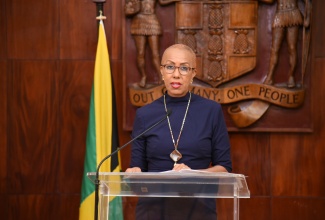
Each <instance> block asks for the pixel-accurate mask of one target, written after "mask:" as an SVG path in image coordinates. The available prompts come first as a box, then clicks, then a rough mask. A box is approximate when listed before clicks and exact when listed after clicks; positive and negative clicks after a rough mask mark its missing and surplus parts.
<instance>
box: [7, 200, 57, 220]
mask: <svg viewBox="0 0 325 220" xmlns="http://www.w3.org/2000/svg"><path fill="white" fill-rule="evenodd" d="M58 210H59V196H55V195H18V196H17V195H11V196H9V214H8V219H27V220H32V219H46V220H57V219H58V218H57V216H58Z"/></svg>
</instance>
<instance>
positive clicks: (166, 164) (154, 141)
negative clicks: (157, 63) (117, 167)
mask: <svg viewBox="0 0 325 220" xmlns="http://www.w3.org/2000/svg"><path fill="white" fill-rule="evenodd" d="M191 95H192V98H191V103H190V106H189V109H188V113H187V117H186V120H185V124H184V129H183V132H182V135H181V137H180V141H179V146H178V151H179V152H180V153H181V154H182V156H183V157H182V158H181V159H180V160H179V161H178V163H184V164H185V165H187V166H188V167H190V168H191V169H206V168H208V167H209V165H210V164H211V165H212V166H215V165H221V166H223V167H224V168H226V169H227V171H228V172H231V170H232V164H231V158H230V143H229V136H228V131H227V128H226V124H225V121H224V117H223V113H222V108H221V105H220V104H219V103H217V102H215V101H212V100H209V99H206V98H203V97H201V96H198V95H195V94H191ZM189 97H190V95H189V93H187V95H186V96H184V97H180V98H175V97H171V96H169V95H168V94H166V105H167V109H168V110H171V111H172V112H171V114H170V116H169V119H170V124H171V127H172V131H173V135H174V139H175V143H176V141H177V138H178V135H179V132H180V128H181V125H182V121H183V118H184V114H185V111H186V107H187V104H188V100H189ZM164 115H166V112H165V107H164V97H163V96H162V97H160V98H159V99H157V100H155V101H154V102H152V103H150V104H148V105H146V106H143V107H141V108H139V109H138V110H137V112H136V117H135V121H134V126H133V132H132V136H133V137H136V136H137V135H139V134H140V133H141V132H143V131H144V130H145V129H147V128H149V127H150V126H151V125H153V124H154V123H156V122H157V121H159V120H160V119H161V118H162V117H164ZM173 150H174V144H173V141H172V138H171V134H170V130H169V127H168V122H167V120H165V121H163V122H162V123H161V124H159V125H158V126H156V127H155V128H153V129H152V130H150V131H148V132H147V133H146V134H144V135H143V136H142V137H140V138H139V139H137V140H135V141H134V142H133V144H132V156H131V164H130V167H140V168H141V170H142V171H143V172H161V171H166V170H171V169H173V165H174V162H173V161H172V159H171V158H170V157H169V155H170V153H171V152H172V151H173Z"/></svg>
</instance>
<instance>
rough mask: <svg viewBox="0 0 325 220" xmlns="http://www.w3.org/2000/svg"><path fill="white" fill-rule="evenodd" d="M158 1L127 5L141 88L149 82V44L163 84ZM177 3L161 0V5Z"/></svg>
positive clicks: (141, 0)
mask: <svg viewBox="0 0 325 220" xmlns="http://www.w3.org/2000/svg"><path fill="white" fill-rule="evenodd" d="M156 2H157V0H128V1H126V4H125V14H126V15H127V16H132V21H131V34H132V36H133V39H134V41H135V46H136V49H137V67H138V70H139V72H140V74H141V80H140V82H139V83H138V85H139V86H140V87H145V85H146V81H147V74H146V70H145V67H146V63H145V51H146V46H147V43H148V44H149V47H150V50H151V54H152V62H153V65H154V68H155V71H156V74H158V77H159V80H158V84H161V83H162V78H161V74H160V56H159V36H160V35H161V34H162V28H161V25H160V23H159V20H158V18H157V15H156V13H155V6H156ZM171 2H175V0H159V3H160V4H161V5H166V4H168V3H171Z"/></svg>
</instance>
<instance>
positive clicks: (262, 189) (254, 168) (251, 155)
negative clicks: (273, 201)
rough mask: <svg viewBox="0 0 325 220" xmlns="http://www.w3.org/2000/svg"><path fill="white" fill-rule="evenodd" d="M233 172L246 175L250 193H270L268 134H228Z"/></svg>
mask: <svg viewBox="0 0 325 220" xmlns="http://www.w3.org/2000/svg"><path fill="white" fill-rule="evenodd" d="M230 142H231V155H232V161H233V172H234V173H242V174H244V175H246V176H248V177H247V185H248V187H249V189H250V191H251V194H252V195H264V196H265V195H270V181H271V179H270V173H271V170H270V147H269V135H268V134H262V133H259V134H252V133H246V134H233V133H231V134H230Z"/></svg>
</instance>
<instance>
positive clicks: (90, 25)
mask: <svg viewBox="0 0 325 220" xmlns="http://www.w3.org/2000/svg"><path fill="white" fill-rule="evenodd" d="M59 8H60V37H59V39H60V50H59V51H60V58H61V59H94V57H95V53H96V46H97V20H96V6H95V4H94V3H93V1H80V0H66V1H61V3H60V5H59Z"/></svg>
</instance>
